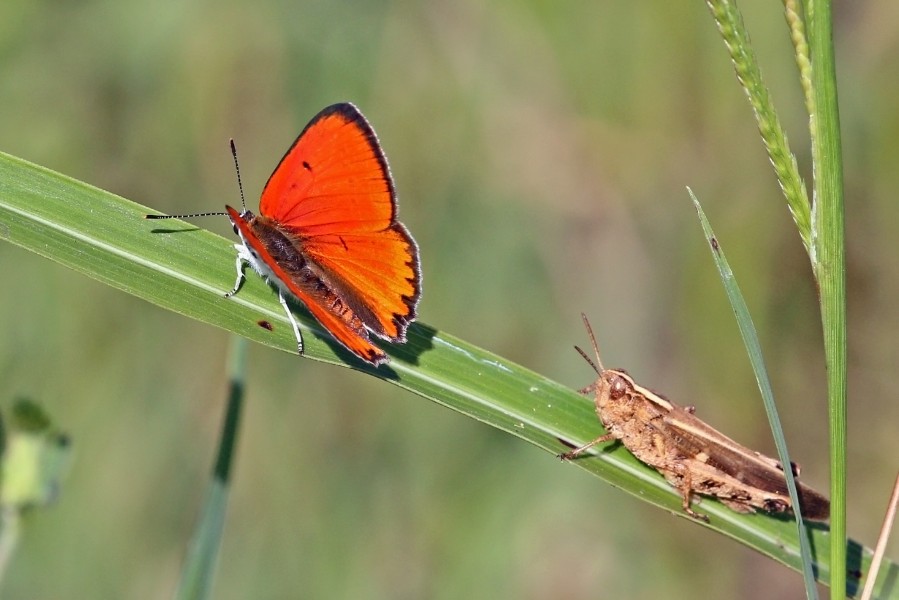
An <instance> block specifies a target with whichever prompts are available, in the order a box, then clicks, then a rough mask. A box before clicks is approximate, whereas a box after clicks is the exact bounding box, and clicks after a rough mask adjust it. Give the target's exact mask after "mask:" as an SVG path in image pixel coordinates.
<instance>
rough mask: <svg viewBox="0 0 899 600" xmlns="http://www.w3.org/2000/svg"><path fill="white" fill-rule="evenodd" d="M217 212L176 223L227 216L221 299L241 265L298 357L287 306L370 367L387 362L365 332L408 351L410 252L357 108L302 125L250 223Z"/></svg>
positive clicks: (413, 301) (417, 281)
mask: <svg viewBox="0 0 899 600" xmlns="http://www.w3.org/2000/svg"><path fill="white" fill-rule="evenodd" d="M241 196H242V194H241ZM225 210H226V211H227V212H226V213H203V214H202V215H199V214H198V215H182V216H181V218H183V217H192V216H206V215H209V214H227V215H228V217H229V218H230V219H231V223H232V224H233V225H234V231H235V232H236V233H237V235H238V236H240V240H241V243H240V244H235V245H234V247H235V248H236V249H237V281H236V282H235V284H234V289H233V290H231V291H230V292H228V293H227V294H225V296H226V297H230V296H232V295H234V294H236V293H237V291H238V289H240V285H241V284H242V283H243V279H244V273H243V267H244V265H245V264H249V265H250V266H252V267H253V269H254V270H255V271H256V272H257V273H259V274H260V275H261V276H262V277H263V278H265V280H266V281H267V282H268V283H269V284H270V285H272V286H273V287H274V288H276V289H277V290H278V298H279V300H280V301H281V305H282V306H283V307H284V310H285V312H286V313H287V318H288V319H289V320H290V323H291V325H292V326H293V331H294V334H295V335H296V338H297V348H298V350H299V352H300V354H302V353H303V336H302V334H301V333H300V328H299V326H298V325H297V322H296V320H295V319H294V317H293V314H292V313H291V311H290V307H289V306H288V304H287V298H288V297H293V298H296V299H299V300H300V301H301V302H302V303H303V304H304V305H305V306H306V308H308V309H309V312H311V313H312V315H313V316H314V317H315V318H316V319H317V320H318V322H319V323H321V324H322V326H324V328H325V329H327V330H328V331H329V332H330V333H331V335H332V336H334V338H335V339H336V340H337V341H338V342H340V343H341V344H343V345H344V346H346V347H347V349H349V350H350V351H351V352H352V353H353V354H355V355H356V356H358V357H359V358H361V359H362V360H364V361H366V362H369V363H371V364H373V365H379V364H381V363H383V362H386V361H387V355H386V354H385V353H384V351H383V350H381V349H380V348H378V347H377V346H375V345H374V344H372V342H371V340H370V338H369V332H371V333H374V334H375V335H377V336H378V337H381V338H384V339H386V340H389V341H391V342H397V343H403V342H405V341H406V330H407V329H408V327H409V324H410V323H411V322H412V321H414V320H415V318H416V316H417V315H416V307H417V305H418V300H419V298H420V297H421V271H420V269H419V260H418V246H417V245H416V244H415V240H413V239H412V236H411V235H409V232H408V231H406V228H405V227H404V226H403V224H402V223H400V222H399V221H397V219H396V211H397V204H396V193H395V191H394V187H393V179H392V178H391V176H390V169H389V168H388V166H387V159H386V157H385V156H384V153H383V151H382V150H381V146H380V144H379V143H378V138H377V137H376V136H375V132H374V130H373V129H372V128H371V125H369V124H368V121H366V120H365V117H363V116H362V113H360V112H359V110H358V109H357V108H356V107H355V106H353V105H352V104H349V103H343V104H334V105H333V106H329V107H327V108H325V109H324V110H322V111H321V112H320V113H318V114H317V115H316V116H315V117H314V118H313V119H312V121H310V122H309V124H308V125H306V128H305V129H303V132H302V133H301V134H300V136H299V137H298V138H297V139H296V141H295V142H294V143H293V145H292V146H291V147H290V149H289V150H288V151H287V154H285V155H284V158H282V159H281V162H280V163H279V164H278V166H277V167H276V168H275V170H274V172H273V173H272V174H271V177H269V179H268V183H266V185H265V188H264V189H263V191H262V198H261V200H260V202H259V213H260V214H259V215H258V216H257V215H254V214H253V213H252V212H250V211H249V210H247V209H246V207H244V210H243V212H238V211H237V210H236V209H234V208H232V207H230V206H226V207H225ZM174 217H175V218H178V216H174ZM147 218H169V215H148V216H147Z"/></svg>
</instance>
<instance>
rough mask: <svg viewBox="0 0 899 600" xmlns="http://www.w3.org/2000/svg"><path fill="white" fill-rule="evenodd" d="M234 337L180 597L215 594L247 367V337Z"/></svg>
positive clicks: (190, 599) (183, 599)
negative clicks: (212, 464)
mask: <svg viewBox="0 0 899 600" xmlns="http://www.w3.org/2000/svg"><path fill="white" fill-rule="evenodd" d="M232 340H233V342H232V344H231V355H232V356H231V361H230V368H229V371H230V375H229V379H230V384H229V387H230V390H229V392H228V403H227V406H226V408H225V417H224V419H222V433H221V438H220V439H219V448H218V456H217V457H216V461H215V467H214V469H213V471H212V480H211V481H210V483H209V489H208V490H207V492H206V500H205V501H204V503H203V508H202V510H201V512H200V521H199V523H198V524H197V527H196V530H195V531H194V536H193V540H191V544H190V549H189V550H188V554H187V559H186V560H185V563H184V567H183V568H182V571H181V581H180V582H179V585H178V590H177V592H176V593H175V598H176V599H177V600H202V599H203V598H209V597H210V596H211V595H212V585H213V575H214V574H215V566H216V562H217V559H218V553H219V548H220V547H221V541H222V532H223V530H224V526H225V512H226V508H227V506H228V492H229V489H230V485H231V466H232V464H233V461H234V448H235V446H236V444H237V432H238V428H239V425H240V415H241V410H242V408H243V398H244V387H245V385H244V384H245V381H246V370H247V341H246V340H245V339H244V338H241V337H237V336H234V337H233V338H232Z"/></svg>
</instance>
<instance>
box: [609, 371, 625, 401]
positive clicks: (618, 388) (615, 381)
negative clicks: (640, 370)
mask: <svg viewBox="0 0 899 600" xmlns="http://www.w3.org/2000/svg"><path fill="white" fill-rule="evenodd" d="M627 388H628V385H627V382H626V381H625V380H624V378H623V377H617V376H616V377H613V378H612V380H611V381H609V396H611V397H612V399H613V400H617V399H618V398H621V397H622V396H624V395H625V394H626V393H627Z"/></svg>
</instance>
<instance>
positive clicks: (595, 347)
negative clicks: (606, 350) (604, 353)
mask: <svg viewBox="0 0 899 600" xmlns="http://www.w3.org/2000/svg"><path fill="white" fill-rule="evenodd" d="M581 318H583V319H584V326H586V328H587V335H589V336H590V343H592V344H593V353H594V354H595V355H596V362H593V359H591V358H590V357H589V356H587V353H586V352H584V351H583V350H581V349H580V348H579V347H578V346H575V347H574V349H575V350H577V351H578V352H579V353H580V355H581V356H583V357H584V360H586V361H587V362H588V363H590V366H591V367H593V370H594V371H596V372H597V373H598V374H599V375H602V372H603V371H605V367H603V366H602V360H601V359H600V358H599V346H598V345H597V344H596V336H595V335H593V328H592V327H590V321H589V320H587V315H585V314H584V313H581ZM597 365H598V366H597Z"/></svg>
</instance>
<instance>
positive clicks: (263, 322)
mask: <svg viewBox="0 0 899 600" xmlns="http://www.w3.org/2000/svg"><path fill="white" fill-rule="evenodd" d="M256 324H257V325H259V326H260V327H262V328H263V329H268V330H269V331H274V330H275V326H274V325H272V324H271V323H270V322H268V321H266V320H265V319H261V320H259V321H256Z"/></svg>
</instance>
